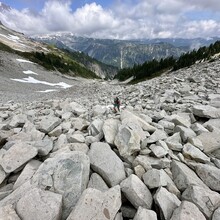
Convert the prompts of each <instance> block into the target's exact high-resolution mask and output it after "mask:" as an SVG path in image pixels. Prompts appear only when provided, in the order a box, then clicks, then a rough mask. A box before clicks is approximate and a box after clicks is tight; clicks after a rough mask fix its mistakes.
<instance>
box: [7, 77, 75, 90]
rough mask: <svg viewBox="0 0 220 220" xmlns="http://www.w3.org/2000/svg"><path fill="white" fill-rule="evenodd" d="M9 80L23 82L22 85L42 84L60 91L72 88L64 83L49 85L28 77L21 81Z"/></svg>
mask: <svg viewBox="0 0 220 220" xmlns="http://www.w3.org/2000/svg"><path fill="white" fill-rule="evenodd" d="M11 80H13V81H17V82H23V83H33V84H44V85H48V86H56V87H60V88H62V89H67V88H70V87H72V85H69V84H67V83H64V82H59V83H49V82H46V81H40V80H37V79H35V78H33V77H31V76H29V77H28V78H23V79H12V78H11Z"/></svg>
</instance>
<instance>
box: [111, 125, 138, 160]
mask: <svg viewBox="0 0 220 220" xmlns="http://www.w3.org/2000/svg"><path fill="white" fill-rule="evenodd" d="M140 140H141V138H140V136H139V135H138V133H137V132H135V131H133V130H131V129H130V128H129V127H127V126H124V125H121V126H120V127H119V130H118V133H117V135H116V137H115V141H114V143H115V145H116V147H117V148H118V150H119V153H120V155H121V156H122V157H124V158H127V157H129V156H131V155H133V154H134V153H136V152H139V151H140V149H141V148H140V147H141V146H140Z"/></svg>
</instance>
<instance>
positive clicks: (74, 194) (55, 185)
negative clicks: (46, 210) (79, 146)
mask: <svg viewBox="0 0 220 220" xmlns="http://www.w3.org/2000/svg"><path fill="white" fill-rule="evenodd" d="M89 171H90V161H89V157H88V156H87V155H86V154H84V153H82V152H79V151H75V152H70V153H63V154H58V155H56V156H55V157H53V158H49V159H47V160H45V161H44V163H42V165H41V166H40V167H39V169H38V170H37V172H36V173H35V174H34V176H33V178H32V184H33V185H35V186H37V187H39V188H41V189H47V190H50V191H52V192H55V193H58V194H61V195H62V196H63V207H62V209H63V214H62V219H65V218H66V217H67V216H68V215H69V214H70V212H71V211H72V209H73V207H74V205H75V204H76V202H77V201H78V199H79V198H80V196H81V194H82V192H83V191H84V190H85V189H86V187H87V184H88V181H89Z"/></svg>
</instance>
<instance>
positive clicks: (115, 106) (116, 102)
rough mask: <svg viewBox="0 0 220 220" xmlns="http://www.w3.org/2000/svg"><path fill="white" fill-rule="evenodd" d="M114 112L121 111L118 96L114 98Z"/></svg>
mask: <svg viewBox="0 0 220 220" xmlns="http://www.w3.org/2000/svg"><path fill="white" fill-rule="evenodd" d="M113 110H114V112H118V111H119V112H120V100H119V98H118V97H116V98H115V99H114V108H113Z"/></svg>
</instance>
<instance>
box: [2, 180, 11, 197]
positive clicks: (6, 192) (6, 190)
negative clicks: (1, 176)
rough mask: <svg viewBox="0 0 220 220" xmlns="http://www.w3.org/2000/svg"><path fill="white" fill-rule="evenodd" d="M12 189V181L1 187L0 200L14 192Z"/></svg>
mask: <svg viewBox="0 0 220 220" xmlns="http://www.w3.org/2000/svg"><path fill="white" fill-rule="evenodd" d="M12 190H13V184H12V183H9V184H7V185H5V186H2V187H0V200H2V199H4V198H5V197H6V196H8V195H9V194H10V193H12Z"/></svg>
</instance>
